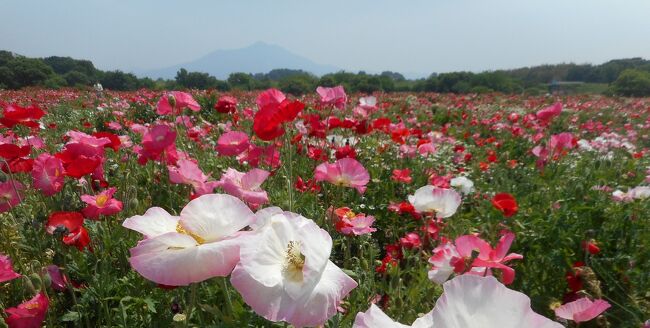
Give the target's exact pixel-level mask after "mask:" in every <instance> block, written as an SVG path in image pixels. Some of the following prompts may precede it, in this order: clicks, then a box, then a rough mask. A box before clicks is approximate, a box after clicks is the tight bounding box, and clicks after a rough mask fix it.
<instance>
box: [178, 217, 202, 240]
mask: <svg viewBox="0 0 650 328" xmlns="http://www.w3.org/2000/svg"><path fill="white" fill-rule="evenodd" d="M176 232H178V233H182V234H184V235H188V236H190V237H192V238H194V240H196V243H197V244H199V245H201V244H205V239H203V238H201V236H198V235H196V234H194V233H191V232H189V231H187V230H185V228H183V226H182V225H181V224H180V222H179V223H177V224H176Z"/></svg>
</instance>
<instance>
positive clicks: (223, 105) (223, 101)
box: [214, 96, 237, 113]
mask: <svg viewBox="0 0 650 328" xmlns="http://www.w3.org/2000/svg"><path fill="white" fill-rule="evenodd" d="M214 109H216V110H217V112H219V113H234V112H235V111H237V98H235V97H232V96H221V97H219V100H218V101H217V103H216V104H215V105H214Z"/></svg>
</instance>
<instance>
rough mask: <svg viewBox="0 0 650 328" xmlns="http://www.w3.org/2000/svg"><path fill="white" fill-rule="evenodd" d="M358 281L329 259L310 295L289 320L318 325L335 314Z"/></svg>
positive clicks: (297, 323) (298, 305)
mask: <svg viewBox="0 0 650 328" xmlns="http://www.w3.org/2000/svg"><path fill="white" fill-rule="evenodd" d="M356 287H357V282H356V281H354V280H353V279H352V278H350V277H349V276H348V275H346V274H345V273H344V272H343V271H342V270H341V269H340V268H339V267H337V266H336V265H335V264H334V263H332V261H327V266H326V267H325V271H323V273H322V277H320V279H319V281H318V284H316V286H315V287H314V289H313V291H312V292H311V294H309V297H308V298H306V299H304V300H303V301H301V302H297V306H296V309H295V312H294V313H293V316H292V318H291V319H290V320H288V321H289V322H291V323H292V324H293V325H294V326H298V327H300V326H317V325H321V324H323V323H324V322H325V321H327V319H328V318H330V317H332V316H334V315H335V314H336V311H337V307H338V306H339V303H340V302H341V300H343V299H344V298H345V297H346V296H347V295H348V294H349V293H350V291H352V290H353V289H354V288H356Z"/></svg>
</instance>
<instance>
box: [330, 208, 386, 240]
mask: <svg viewBox="0 0 650 328" xmlns="http://www.w3.org/2000/svg"><path fill="white" fill-rule="evenodd" d="M332 214H334V216H335V222H334V227H335V228H336V230H337V231H338V232H340V233H342V234H344V235H355V236H361V235H365V234H369V233H373V232H375V231H377V229H376V228H373V227H372V224H373V223H375V217H374V216H372V215H365V214H363V213H358V214H356V213H354V212H352V210H350V208H348V207H341V208H337V209H336V210H334V211H333V213H332Z"/></svg>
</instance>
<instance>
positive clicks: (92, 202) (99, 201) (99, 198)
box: [81, 187, 122, 219]
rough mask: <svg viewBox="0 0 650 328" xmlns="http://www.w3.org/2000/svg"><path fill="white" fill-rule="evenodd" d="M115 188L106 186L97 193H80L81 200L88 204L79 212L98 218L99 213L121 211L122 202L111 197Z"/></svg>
mask: <svg viewBox="0 0 650 328" xmlns="http://www.w3.org/2000/svg"><path fill="white" fill-rule="evenodd" d="M116 191H117V189H116V188H114V187H113V188H108V189H106V190H104V191H102V192H101V193H99V195H96V196H91V195H81V200H82V201H83V202H84V203H86V204H88V206H86V207H85V208H84V209H83V210H81V212H82V213H83V215H84V217H86V218H89V219H95V218H98V217H99V216H100V215H104V216H110V215H113V214H117V213H119V212H120V211H122V202H121V201H119V200H117V199H115V198H113V195H114V194H115V192H116Z"/></svg>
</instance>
